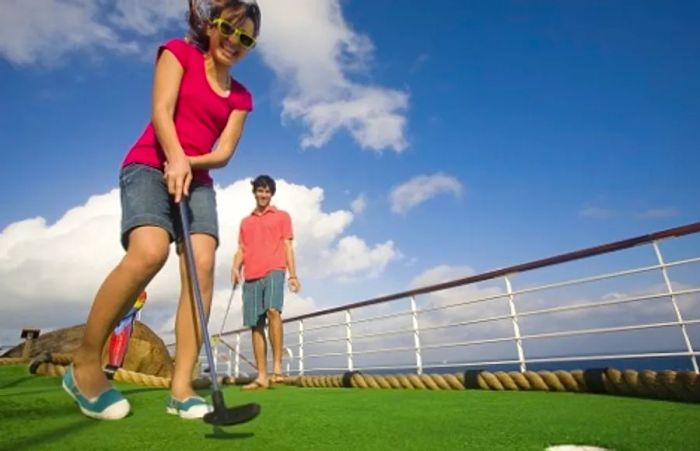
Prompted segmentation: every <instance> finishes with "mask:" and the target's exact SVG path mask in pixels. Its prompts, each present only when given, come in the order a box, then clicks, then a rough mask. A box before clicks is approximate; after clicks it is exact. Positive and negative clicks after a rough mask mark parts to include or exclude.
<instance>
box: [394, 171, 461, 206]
mask: <svg viewBox="0 0 700 451" xmlns="http://www.w3.org/2000/svg"><path fill="white" fill-rule="evenodd" d="M442 193H451V194H453V195H454V196H455V197H460V196H461V195H462V184H461V183H460V181H459V180H457V179H456V178H454V177H450V176H447V175H444V174H440V173H438V174H434V175H419V176H417V177H414V178H412V179H411V180H409V181H407V182H406V183H403V184H401V185H399V186H397V187H396V188H394V189H393V190H392V192H391V194H390V195H389V198H390V201H391V210H392V211H393V212H394V213H399V214H405V213H408V211H409V210H411V209H413V208H415V207H417V206H418V205H420V204H422V203H423V202H425V201H427V200H429V199H432V198H433V197H435V196H437V195H439V194H442Z"/></svg>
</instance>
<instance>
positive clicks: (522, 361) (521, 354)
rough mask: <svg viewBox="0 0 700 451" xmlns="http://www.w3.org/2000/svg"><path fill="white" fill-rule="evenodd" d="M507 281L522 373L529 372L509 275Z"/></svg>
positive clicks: (506, 277) (504, 277) (511, 317)
mask: <svg viewBox="0 0 700 451" xmlns="http://www.w3.org/2000/svg"><path fill="white" fill-rule="evenodd" d="M503 279H505V281H506V291H507V292H508V305H509V306H510V319H511V321H513V334H514V336H515V348H516V349H517V351H518V361H519V362H520V372H524V371H527V364H526V362H525V352H523V340H522V339H521V338H520V325H519V324H518V312H517V310H516V309H515V296H514V295H513V287H512V285H511V284H510V279H509V278H508V276H507V275H505V276H503Z"/></svg>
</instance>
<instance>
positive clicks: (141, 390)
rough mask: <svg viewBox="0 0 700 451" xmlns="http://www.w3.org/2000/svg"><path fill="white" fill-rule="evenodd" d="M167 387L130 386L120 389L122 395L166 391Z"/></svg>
mask: <svg viewBox="0 0 700 451" xmlns="http://www.w3.org/2000/svg"><path fill="white" fill-rule="evenodd" d="M166 390H167V388H152V387H148V388H145V387H144V388H129V389H126V390H120V391H121V393H122V395H124V396H126V395H138V394H139V393H156V392H164V391H166Z"/></svg>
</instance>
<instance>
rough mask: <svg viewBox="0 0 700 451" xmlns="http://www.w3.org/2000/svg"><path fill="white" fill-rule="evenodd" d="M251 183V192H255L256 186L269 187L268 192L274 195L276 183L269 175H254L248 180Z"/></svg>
mask: <svg viewBox="0 0 700 451" xmlns="http://www.w3.org/2000/svg"><path fill="white" fill-rule="evenodd" d="M250 184H251V185H253V193H255V190H256V189H258V188H261V187H262V188H269V189H270V194H272V195H273V196H274V195H275V191H277V184H276V183H275V180H274V179H273V178H272V177H270V176H269V175H264V174H263V175H259V176H257V177H255V180H253V181H252V182H250Z"/></svg>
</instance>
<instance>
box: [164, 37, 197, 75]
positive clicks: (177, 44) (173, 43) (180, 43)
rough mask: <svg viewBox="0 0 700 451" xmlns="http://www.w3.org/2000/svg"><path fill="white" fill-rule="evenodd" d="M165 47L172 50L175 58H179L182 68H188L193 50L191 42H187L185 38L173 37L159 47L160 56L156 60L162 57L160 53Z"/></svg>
mask: <svg viewBox="0 0 700 451" xmlns="http://www.w3.org/2000/svg"><path fill="white" fill-rule="evenodd" d="M165 49H168V50H170V52H171V53H172V54H173V55H175V58H177V60H178V62H179V63H180V65H181V66H182V68H183V69H185V70H187V67H188V66H189V60H190V58H189V56H190V53H191V52H192V50H193V49H192V46H191V45H190V44H188V43H187V42H185V41H184V40H183V39H171V40H169V41H168V42H166V43H165V44H163V45H161V46H160V47H158V56H157V57H156V60H157V59H158V58H160V55H161V54H162V53H163V50H165Z"/></svg>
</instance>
